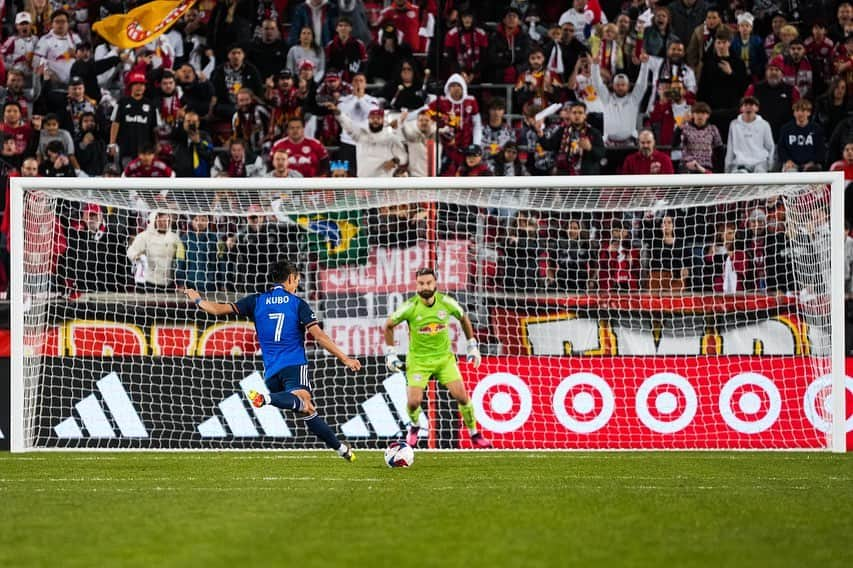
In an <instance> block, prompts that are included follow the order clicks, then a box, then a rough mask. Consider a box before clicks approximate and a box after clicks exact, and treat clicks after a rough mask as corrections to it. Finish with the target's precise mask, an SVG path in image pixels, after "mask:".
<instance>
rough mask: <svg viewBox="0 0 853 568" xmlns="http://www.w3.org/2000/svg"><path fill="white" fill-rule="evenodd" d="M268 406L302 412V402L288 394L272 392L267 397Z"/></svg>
mask: <svg viewBox="0 0 853 568" xmlns="http://www.w3.org/2000/svg"><path fill="white" fill-rule="evenodd" d="M268 403H269V404H272V405H273V406H275V407H277V408H283V409H285V410H302V400H300V398H299V397H298V396H296V395H293V394H290V393H289V392H284V391H280V392H274V393H272V394H271V395H269V400H268Z"/></svg>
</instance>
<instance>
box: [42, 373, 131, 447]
mask: <svg viewBox="0 0 853 568" xmlns="http://www.w3.org/2000/svg"><path fill="white" fill-rule="evenodd" d="M96 386H97V387H98V391H97V392H100V394H101V399H103V403H104V404H105V405H106V407H107V410H109V413H110V416H112V419H113V421H114V422H115V424H116V425H117V426H118V429H119V431H120V432H121V436H122V437H124V438H147V437H148V431H147V430H146V429H145V426H144V425H143V424H142V419H141V418H140V417H139V414H138V413H137V412H136V409H135V408H134V407H133V403H132V402H131V400H130V397H129V396H128V395H127V391H126V390H124V386H123V385H122V384H121V380H120V379H119V378H118V375H117V374H115V373H110V374H109V375H107V376H106V377H104V378H102V379H101V380H99V381H98V382H97V383H96ZM74 408H75V409H76V410H77V414H78V415H79V416H80V420H82V421H83V427H84V428H85V429H86V433H87V436H84V435H83V430H81V429H80V425H79V424H78V423H77V419H76V418H74V417H73V416H71V417H69V418H66V419H65V420H63V421H62V422H60V423H59V424H57V425H56V426H54V427H53V431H54V432H56V436H57V437H58V438H64V439H68V438H83V437H89V438H115V437H116V431H115V429H114V428H113V424H112V423H111V422H110V420H109V418H107V415H106V414H105V413H104V407H103V406H102V405H101V402H100V401H99V400H98V397H97V396H96V394H95V393H94V392H93V393H92V394H90V395H89V396H87V397H86V398H84V399H83V400H81V401H80V402H78V403H77V404H75V405H74Z"/></svg>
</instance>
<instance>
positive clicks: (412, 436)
mask: <svg viewBox="0 0 853 568" xmlns="http://www.w3.org/2000/svg"><path fill="white" fill-rule="evenodd" d="M420 429H421V428H420V426H409V433H408V434H406V443H407V444H409V445H410V446H411V447H413V448H416V447H417V446H418V431H420Z"/></svg>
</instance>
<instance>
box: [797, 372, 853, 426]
mask: <svg viewBox="0 0 853 568" xmlns="http://www.w3.org/2000/svg"><path fill="white" fill-rule="evenodd" d="M844 386H845V387H846V390H847V391H849V392H851V393H853V379H851V378H850V377H845V378H844ZM803 410H804V411H805V413H806V418H807V419H808V421H809V422H810V423H811V425H812V426H814V428H815V430H818V431H820V432H823V433H824V434H828V433H829V431H830V430H831V429H832V377H831V376H830V375H824V376H822V377H819V378H818V379H815V381H814V382H812V384H810V385H809V387H808V388H807V389H806V394H805V395H804V396H803ZM849 410H850V409H849V405H848V412H849ZM844 429H845V431H846V432H853V415H851V416H850V417H848V418H847V421H846V422H845V423H844Z"/></svg>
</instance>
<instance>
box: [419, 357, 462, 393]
mask: <svg viewBox="0 0 853 568" xmlns="http://www.w3.org/2000/svg"><path fill="white" fill-rule="evenodd" d="M430 377H435V378H436V379H437V380H438V384H440V385H441V386H447V384H448V383H452V382H453V381H461V380H462V373H460V372H459V366H458V365H457V364H456V356H455V355H453V354H452V353H450V354H448V355H447V356H446V357H441V358H438V359H427V360H416V361H412V360H410V359H409V358H407V359H406V384H407V385H408V386H410V387H419V388H422V389H424V388H426V386H427V383H428V382H429V379H430Z"/></svg>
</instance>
